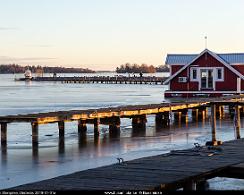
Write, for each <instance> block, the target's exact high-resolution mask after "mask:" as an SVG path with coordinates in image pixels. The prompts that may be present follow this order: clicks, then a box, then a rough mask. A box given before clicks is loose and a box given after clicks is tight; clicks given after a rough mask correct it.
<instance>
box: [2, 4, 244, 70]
mask: <svg viewBox="0 0 244 195" xmlns="http://www.w3.org/2000/svg"><path fill="white" fill-rule="evenodd" d="M243 10H244V1H243V0H204V1H202V0H0V63H19V64H21V65H35V64H40V65H50V66H54V65H57V66H59V65H61V66H68V67H71V66H77V67H78V66H82V67H88V68H91V69H95V70H98V69H101V70H114V69H115V67H116V66H118V65H120V64H123V63H126V62H130V63H139V64H141V63H147V64H153V65H160V64H163V63H164V60H165V56H166V54H167V53H199V52H201V51H202V50H203V49H204V36H205V35H207V36H208V48H209V49H210V50H212V51H215V52H218V53H221V52H244V22H243V19H244V11H243Z"/></svg>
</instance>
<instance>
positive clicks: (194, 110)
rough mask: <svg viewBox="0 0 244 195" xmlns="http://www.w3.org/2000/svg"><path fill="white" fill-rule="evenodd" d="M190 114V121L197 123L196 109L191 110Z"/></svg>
mask: <svg viewBox="0 0 244 195" xmlns="http://www.w3.org/2000/svg"><path fill="white" fill-rule="evenodd" d="M191 114H192V120H193V121H196V122H197V121H198V109H197V108H193V109H192V112H191Z"/></svg>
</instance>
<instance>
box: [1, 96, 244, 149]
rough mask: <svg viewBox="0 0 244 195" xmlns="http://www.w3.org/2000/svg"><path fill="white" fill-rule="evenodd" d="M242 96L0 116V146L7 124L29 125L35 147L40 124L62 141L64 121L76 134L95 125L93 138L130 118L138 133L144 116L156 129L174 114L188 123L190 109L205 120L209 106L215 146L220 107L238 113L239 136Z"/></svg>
mask: <svg viewBox="0 0 244 195" xmlns="http://www.w3.org/2000/svg"><path fill="white" fill-rule="evenodd" d="M243 97H244V96H243V95H239V96H231V97H222V98H217V99H209V98H207V99H195V100H189V101H186V100H184V102H174V103H161V104H149V105H131V106H119V107H111V108H100V109H89V110H70V111H58V112H48V113H38V114H25V115H12V116H1V117H0V124H1V145H2V147H3V148H6V145H7V125H8V124H9V123H13V122H14V123H21V122H25V123H30V124H31V127H32V145H33V148H36V146H38V127H39V125H40V124H48V123H57V124H58V129H59V138H60V140H63V138H64V135H65V122H68V121H77V129H78V135H79V136H83V135H86V132H87V124H93V125H94V137H96V136H99V133H100V130H99V125H100V124H104V125H108V126H109V133H111V134H119V133H120V123H121V121H120V119H121V118H130V119H132V128H133V129H135V130H136V129H137V130H138V131H145V129H146V122H147V115H155V124H156V127H159V128H160V127H167V126H169V125H170V120H172V116H171V115H174V120H175V121H179V122H182V123H184V122H187V121H188V111H189V110H191V114H192V118H193V119H195V120H198V119H199V120H203V119H204V118H206V117H207V108H208V107H211V117H212V120H211V121H212V131H213V133H212V141H211V142H210V143H209V144H210V145H211V144H213V145H218V144H219V143H218V141H217V140H216V135H215V134H216V118H217V117H221V115H222V113H223V105H228V106H229V110H230V113H231V112H232V113H233V110H234V112H235V113H236V114H237V117H238V120H237V125H236V131H237V132H236V133H237V135H238V136H239V137H240V135H239V134H240V114H241V113H243V112H244V109H243V106H244V103H243Z"/></svg>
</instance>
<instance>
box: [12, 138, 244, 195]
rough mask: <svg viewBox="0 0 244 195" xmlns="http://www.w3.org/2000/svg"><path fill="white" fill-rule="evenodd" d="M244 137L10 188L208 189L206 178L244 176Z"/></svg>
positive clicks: (107, 189) (106, 189) (105, 189)
mask: <svg viewBox="0 0 244 195" xmlns="http://www.w3.org/2000/svg"><path fill="white" fill-rule="evenodd" d="M243 148H244V139H239V140H234V141H228V142H224V143H223V145H221V146H218V147H207V146H200V147H199V146H197V147H195V148H192V149H189V150H179V151H171V152H170V153H168V154H163V155H158V156H152V157H145V158H140V159H136V160H132V161H125V162H123V163H118V164H114V165H109V166H103V167H100V168H95V169H89V170H86V171H81V172H76V173H73V174H69V175H65V176H60V177H56V178H53V179H48V180H44V181H40V182H35V183H32V184H26V185H21V186H17V187H14V188H11V189H10V190H53V191H55V190H104V191H113V190H176V189H179V188H183V189H184V190H204V187H205V184H206V180H207V179H210V178H213V177H217V176H225V177H232V178H242V179H243V178H244V166H243V165H244V164H243V163H244V150H243Z"/></svg>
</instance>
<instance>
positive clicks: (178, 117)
mask: <svg viewBox="0 0 244 195" xmlns="http://www.w3.org/2000/svg"><path fill="white" fill-rule="evenodd" d="M181 116H182V113H181V112H180V111H176V112H174V120H175V122H179V123H181Z"/></svg>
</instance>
